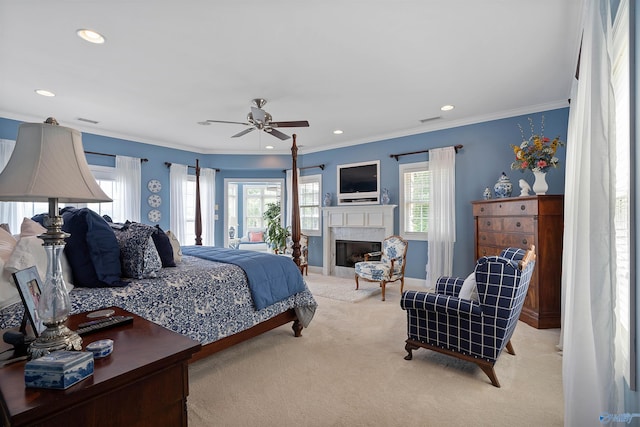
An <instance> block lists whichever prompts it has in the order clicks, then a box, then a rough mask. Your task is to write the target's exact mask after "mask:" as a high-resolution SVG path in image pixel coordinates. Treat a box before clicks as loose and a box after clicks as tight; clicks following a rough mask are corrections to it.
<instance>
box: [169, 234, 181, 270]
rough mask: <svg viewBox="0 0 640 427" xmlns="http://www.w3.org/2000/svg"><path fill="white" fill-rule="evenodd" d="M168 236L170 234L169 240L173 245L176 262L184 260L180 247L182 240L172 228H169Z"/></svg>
mask: <svg viewBox="0 0 640 427" xmlns="http://www.w3.org/2000/svg"><path fill="white" fill-rule="evenodd" d="M167 236H169V241H170V242H171V247H172V248H173V260H174V261H175V262H180V261H182V249H181V248H180V242H179V241H178V238H177V237H176V235H175V234H173V233H172V232H171V230H167Z"/></svg>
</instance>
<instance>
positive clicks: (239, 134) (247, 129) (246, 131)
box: [231, 127, 256, 138]
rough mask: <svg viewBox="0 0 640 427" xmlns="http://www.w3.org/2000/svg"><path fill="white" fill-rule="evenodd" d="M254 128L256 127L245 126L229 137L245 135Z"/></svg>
mask: <svg viewBox="0 0 640 427" xmlns="http://www.w3.org/2000/svg"><path fill="white" fill-rule="evenodd" d="M255 129H256V128H254V127H250V128H246V129H245V130H243V131H242V132H238V133H236V134H235V135H232V136H231V138H237V137H239V136H242V135H246V134H248V133H249V132H251V131H252V130H255Z"/></svg>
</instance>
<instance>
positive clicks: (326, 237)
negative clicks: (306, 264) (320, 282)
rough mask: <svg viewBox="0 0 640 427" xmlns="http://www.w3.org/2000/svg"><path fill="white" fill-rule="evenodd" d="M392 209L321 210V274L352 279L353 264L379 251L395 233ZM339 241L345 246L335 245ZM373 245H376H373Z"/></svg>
mask: <svg viewBox="0 0 640 427" xmlns="http://www.w3.org/2000/svg"><path fill="white" fill-rule="evenodd" d="M395 208H396V206H395V205H361V206H358V205H349V206H330V207H325V208H323V209H322V228H323V232H322V254H323V256H322V273H323V274H324V275H327V276H340V277H353V275H354V273H355V268H354V265H355V263H356V262H358V261H364V254H365V253H367V252H374V251H376V250H380V248H381V246H382V243H381V242H382V241H383V240H384V239H385V238H386V237H388V236H392V235H393V234H394V233H393V223H394V214H393V211H394V209H395ZM338 242H346V243H347V244H345V245H342V244H340V245H338ZM349 244H350V245H349ZM373 244H375V245H377V246H372V245H373ZM363 245H366V247H365V246H363ZM361 246H362V247H361ZM356 249H357V250H356ZM341 258H347V259H342V260H341ZM344 264H346V265H344Z"/></svg>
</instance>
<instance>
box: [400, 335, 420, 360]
mask: <svg viewBox="0 0 640 427" xmlns="http://www.w3.org/2000/svg"><path fill="white" fill-rule="evenodd" d="M419 348H420V347H419V346H417V345H415V344H411V343H410V342H409V340H407V343H406V344H405V346H404V349H405V350H406V351H407V353H409V354H407V355H406V356H405V357H404V360H411V359H413V350H417V349H419Z"/></svg>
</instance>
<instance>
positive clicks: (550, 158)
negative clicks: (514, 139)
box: [511, 116, 564, 173]
mask: <svg viewBox="0 0 640 427" xmlns="http://www.w3.org/2000/svg"><path fill="white" fill-rule="evenodd" d="M529 125H530V126H531V136H530V137H529V139H525V136H524V131H523V130H522V126H520V124H518V127H519V128H520V134H521V135H522V144H520V146H517V145H513V144H511V148H513V153H514V154H515V155H516V160H515V161H514V162H513V163H511V169H513V170H519V171H520V172H524V171H525V169H529V170H531V171H538V172H545V173H546V172H547V171H548V170H549V168H552V167H553V168H556V167H558V158H557V157H556V156H555V155H556V151H557V150H558V147H559V146H563V145H564V143H563V142H562V141H560V138H559V137H555V138H554V139H553V140H551V139H549V138H547V137H546V136H544V116H542V126H541V129H540V134H536V133H535V128H534V125H533V120H531V118H529Z"/></svg>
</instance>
